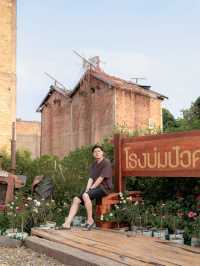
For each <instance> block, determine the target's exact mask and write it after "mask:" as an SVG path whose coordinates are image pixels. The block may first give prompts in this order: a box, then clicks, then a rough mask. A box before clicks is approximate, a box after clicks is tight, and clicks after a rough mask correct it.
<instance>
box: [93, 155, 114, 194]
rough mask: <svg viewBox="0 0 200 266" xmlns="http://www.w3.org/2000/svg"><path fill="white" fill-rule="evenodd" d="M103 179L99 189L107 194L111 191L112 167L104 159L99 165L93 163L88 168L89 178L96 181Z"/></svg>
mask: <svg viewBox="0 0 200 266" xmlns="http://www.w3.org/2000/svg"><path fill="white" fill-rule="evenodd" d="M100 176H101V177H104V179H103V181H102V183H101V184H100V187H101V188H102V189H103V190H104V191H105V192H106V193H109V192H110V191H111V189H112V165H111V162H110V161H109V160H108V159H106V158H104V159H103V160H102V161H101V162H100V163H98V162H96V161H95V162H94V163H93V164H92V165H91V167H90V177H91V178H92V179H93V180H94V182H95V181H96V180H97V178H98V177H100Z"/></svg>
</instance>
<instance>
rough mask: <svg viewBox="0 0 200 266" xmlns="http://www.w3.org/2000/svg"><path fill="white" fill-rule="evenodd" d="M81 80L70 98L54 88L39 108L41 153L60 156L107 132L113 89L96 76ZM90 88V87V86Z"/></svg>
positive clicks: (108, 133) (110, 123)
mask: <svg viewBox="0 0 200 266" xmlns="http://www.w3.org/2000/svg"><path fill="white" fill-rule="evenodd" d="M90 85H91V86H88V83H87V82H83V83H82V84H81V87H80V89H79V90H78V91H77V93H75V94H74V96H73V97H72V98H70V97H68V98H66V97H64V96H62V95H61V94H59V93H57V92H54V93H53V95H51V97H50V98H49V100H48V101H47V102H46V106H45V107H44V108H43V110H42V141H41V154H54V155H57V156H59V157H61V158H62V157H64V156H65V155H66V154H68V153H69V152H70V151H71V150H75V149H76V148H79V147H81V146H84V145H87V144H93V143H97V142H100V141H101V140H102V138H103V137H106V136H108V135H110V134H111V132H112V130H113V126H114V121H113V90H112V89H108V87H107V86H106V85H105V84H104V83H102V82H100V81H97V80H94V79H93V80H90ZM91 88H92V89H91Z"/></svg>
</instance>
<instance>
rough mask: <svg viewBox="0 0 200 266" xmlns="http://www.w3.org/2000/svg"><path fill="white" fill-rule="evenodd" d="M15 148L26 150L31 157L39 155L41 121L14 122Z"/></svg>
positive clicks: (19, 120)
mask: <svg viewBox="0 0 200 266" xmlns="http://www.w3.org/2000/svg"><path fill="white" fill-rule="evenodd" d="M16 135H17V136H16V148H17V150H28V151H30V152H31V154H32V158H36V157H39V156H40V135H41V123H40V122H37V121H23V120H21V119H17V122H16Z"/></svg>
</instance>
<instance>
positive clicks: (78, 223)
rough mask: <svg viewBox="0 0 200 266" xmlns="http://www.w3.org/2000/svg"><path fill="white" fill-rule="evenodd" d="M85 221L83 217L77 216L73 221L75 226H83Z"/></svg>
mask: <svg viewBox="0 0 200 266" xmlns="http://www.w3.org/2000/svg"><path fill="white" fill-rule="evenodd" d="M83 221H84V217H83V216H75V217H74V219H73V226H81V224H82V223H83Z"/></svg>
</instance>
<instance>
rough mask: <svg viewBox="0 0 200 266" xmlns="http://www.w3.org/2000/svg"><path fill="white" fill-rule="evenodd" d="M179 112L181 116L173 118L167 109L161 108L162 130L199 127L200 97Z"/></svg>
mask: <svg viewBox="0 0 200 266" xmlns="http://www.w3.org/2000/svg"><path fill="white" fill-rule="evenodd" d="M181 112H182V116H183V117H181V118H180V117H179V118H177V119H175V118H174V117H173V115H172V114H171V113H170V112H169V111H168V110H167V109H163V130H164V132H175V131H189V130H194V129H200V97H198V98H197V99H196V101H195V102H194V103H192V104H191V106H190V107H189V108H188V109H183V110H182V111H181Z"/></svg>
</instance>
